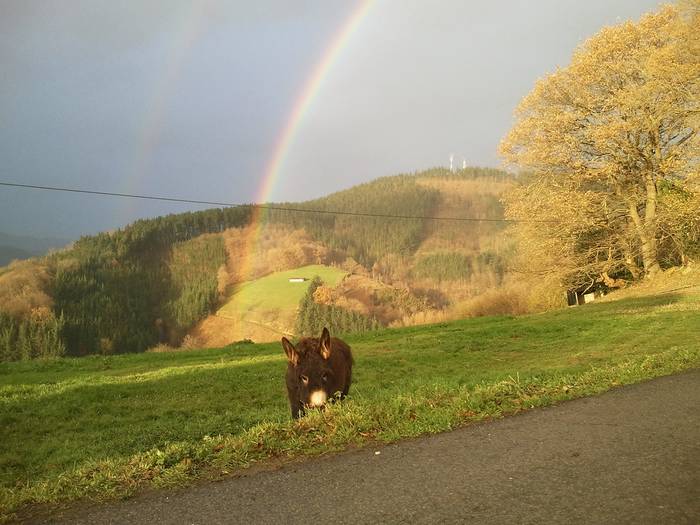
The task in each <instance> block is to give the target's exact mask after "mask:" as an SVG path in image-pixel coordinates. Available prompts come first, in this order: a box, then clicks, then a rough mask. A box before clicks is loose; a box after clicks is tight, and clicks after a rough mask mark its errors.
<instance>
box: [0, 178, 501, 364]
mask: <svg viewBox="0 0 700 525" xmlns="http://www.w3.org/2000/svg"><path fill="white" fill-rule="evenodd" d="M510 181H511V179H510V176H509V175H507V174H505V173H503V172H501V171H498V170H492V169H467V170H459V171H457V172H450V171H447V170H444V169H436V170H430V171H426V172H421V173H416V174H412V175H399V176H394V177H384V178H381V179H378V180H375V181H373V182H370V183H367V184H363V185H360V186H356V187H354V188H351V189H348V190H345V191H341V192H338V193H334V194H332V195H329V196H328V197H325V198H322V199H317V200H313V201H308V202H303V203H284V204H281V205H280V206H279V207H285V208H297V209H305V210H316V211H342V212H351V213H360V214H362V213H371V214H382V215H392V216H395V215H400V216H412V217H416V216H418V217H423V216H425V217H428V216H440V215H444V214H445V213H449V214H450V215H455V214H457V215H461V216H474V215H484V216H486V215H488V216H490V217H491V218H498V217H501V216H502V209H501V207H500V204H499V202H498V198H497V191H493V189H492V188H494V187H499V188H500V187H502V186H503V185H504V184H506V185H507V184H509V183H510ZM465 184H466V185H467V186H469V185H471V186H469V187H470V188H471V189H469V190H467V191H466V193H464V194H463V195H460V192H459V191H458V188H465V187H466V186H465ZM453 190H454V191H453ZM250 212H251V209H250V208H247V207H238V208H226V209H211V210H205V211H201V212H192V213H184V214H176V215H169V216H165V217H157V218H154V219H147V220H140V221H136V222H135V223H133V224H131V225H129V226H126V227H125V228H123V229H120V230H117V231H115V232H111V233H102V234H99V235H94V236H86V237H82V238H81V239H79V240H78V241H76V242H75V243H74V245H73V246H72V247H71V248H69V249H65V250H63V251H60V252H57V253H53V254H50V255H48V256H46V257H43V258H37V259H31V260H28V261H18V262H14V263H12V264H11V265H10V266H7V267H4V268H0V360H15V359H28V358H33V357H37V356H42V355H86V354H92V353H105V354H107V353H122V352H139V351H144V350H145V349H147V348H149V347H151V346H153V345H155V344H157V343H159V342H168V343H171V344H177V343H179V342H180V340H181V339H182V337H183V336H184V334H185V333H186V331H187V330H188V329H189V328H190V327H192V326H193V325H194V324H195V323H196V322H197V321H198V320H200V319H202V318H203V317H205V316H206V315H207V314H209V313H210V312H212V311H213V309H214V308H215V307H216V306H217V304H218V301H219V300H220V299H221V296H222V294H223V293H224V292H225V286H224V285H225V284H226V280H225V279H222V277H221V275H222V272H223V273H226V272H225V270H226V268H228V275H229V279H230V276H231V275H233V274H234V273H235V268H234V271H233V272H232V271H231V266H234V267H235V265H236V264H238V260H239V259H238V257H239V256H240V254H239V253H236V249H235V244H234V245H229V244H228V243H227V242H225V236H224V235H222V232H224V231H227V230H228V231H231V230H229V229H231V228H233V229H240V228H244V227H246V226H247V225H248V224H249V222H250V220H251V213H250ZM263 220H264V221H265V222H266V224H267V226H268V227H270V228H284V229H286V230H288V231H303V232H305V235H307V236H309V237H310V238H311V239H313V242H315V243H316V246H317V247H319V246H320V247H322V249H323V250H326V251H324V253H326V254H327V255H326V256H325V257H326V260H324V262H327V263H331V264H333V263H334V261H335V262H338V263H339V262H341V261H346V260H348V259H351V260H353V261H355V262H356V263H359V265H361V266H362V267H364V268H365V270H366V271H370V270H371V271H375V272H378V273H381V272H383V275H384V276H385V277H386V278H388V277H390V276H391V275H394V277H395V276H396V275H397V273H396V272H404V273H405V272H406V271H407V270H408V267H407V265H409V266H410V265H413V264H414V263H415V262H417V263H420V261H423V266H422V267H423V270H422V271H423V274H420V272H417V273H416V274H415V276H416V277H421V276H422V277H423V278H425V277H429V278H435V279H438V280H439V278H438V277H436V276H435V275H432V273H434V272H433V270H435V269H436V268H437V269H440V268H442V270H440V271H447V273H449V267H450V266H454V263H455V260H454V257H453V256H451V255H449V254H450V253H452V252H459V253H461V255H460V257H461V259H460V258H459V257H458V260H457V263H458V264H459V265H460V266H463V265H464V264H467V266H468V267H469V268H471V266H470V265H471V263H472V262H474V261H476V254H473V255H469V254H470V252H475V250H476V251H479V246H478V245H479V242H480V241H479V239H482V241H483V239H484V238H485V237H484V236H485V235H486V236H488V234H489V231H488V229H489V227H483V228H482V227H478V228H477V227H471V228H465V225H464V224H463V223H462V224H455V223H451V222H450V221H444V224H442V223H441V224H442V225H441V227H440V228H438V229H436V224H435V222H436V221H432V220H421V219H394V218H388V217H364V216H355V215H336V214H330V213H306V212H304V213H300V212H293V211H279V210H270V211H268V212H266V213H265V214H263ZM475 243H476V244H475ZM232 246H234V248H232ZM426 257H428V259H427V260H428V262H429V264H427V265H426V259H425V258H426ZM430 257H432V258H433V259H430ZM470 257H471V258H472V259H473V261H472V260H471V259H469V258H470ZM407 258H410V259H407ZM482 262H483V261H482ZM290 267H293V266H290ZM459 271H463V270H459ZM470 271H471V270H470ZM409 273H410V272H409ZM222 282H223V283H224V285H222ZM228 284H230V282H228Z"/></svg>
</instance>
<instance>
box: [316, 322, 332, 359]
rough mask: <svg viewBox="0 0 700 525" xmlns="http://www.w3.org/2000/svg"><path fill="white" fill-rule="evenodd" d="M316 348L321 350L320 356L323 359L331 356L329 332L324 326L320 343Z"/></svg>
mask: <svg viewBox="0 0 700 525" xmlns="http://www.w3.org/2000/svg"><path fill="white" fill-rule="evenodd" d="M318 349H319V350H320V351H321V357H323V358H324V359H328V358H329V357H330V356H331V333H330V332H329V331H328V328H326V327H325V326H324V327H323V332H322V333H321V343H320V345H319V347H318Z"/></svg>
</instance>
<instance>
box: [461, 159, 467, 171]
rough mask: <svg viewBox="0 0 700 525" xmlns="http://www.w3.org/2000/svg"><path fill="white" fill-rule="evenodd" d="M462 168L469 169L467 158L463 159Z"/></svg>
mask: <svg viewBox="0 0 700 525" xmlns="http://www.w3.org/2000/svg"><path fill="white" fill-rule="evenodd" d="M462 169H463V170H466V169H467V159H462Z"/></svg>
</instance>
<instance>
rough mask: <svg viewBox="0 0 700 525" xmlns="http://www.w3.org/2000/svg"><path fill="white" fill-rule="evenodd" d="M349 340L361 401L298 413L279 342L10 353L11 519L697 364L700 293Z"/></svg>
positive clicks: (0, 427)
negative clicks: (34, 355) (18, 512)
mask: <svg viewBox="0 0 700 525" xmlns="http://www.w3.org/2000/svg"><path fill="white" fill-rule="evenodd" d="M291 273H293V274H294V275H297V274H299V272H298V271H296V272H291ZM316 273H318V272H317V271H316V270H314V274H316ZM280 278H281V277H280ZM285 279H286V277H285ZM302 286H303V285H302ZM348 342H349V343H350V344H351V345H352V348H353V352H354V354H355V360H356V365H355V369H354V373H353V379H354V383H353V386H352V388H351V391H350V394H351V396H350V398H349V399H348V400H347V401H346V402H344V403H341V404H339V405H336V406H333V407H331V408H330V409H329V410H326V411H325V412H323V413H318V412H314V413H312V414H311V415H310V416H308V417H306V418H303V419H302V420H299V421H297V422H292V421H291V420H290V418H289V415H288V408H287V402H286V397H285V389H284V379H283V375H284V370H285V367H286V362H285V360H284V356H283V352H282V349H281V347H280V346H279V344H262V345H253V344H238V345H233V346H230V347H226V348H222V349H214V350H193V351H180V352H173V353H162V354H139V355H124V356H112V357H95V356H93V357H85V358H80V359H60V360H54V361H38V362H19V363H5V364H0V443H2V446H1V447H0V509H3V508H4V509H5V516H8V515H9V512H10V511H12V510H13V509H16V508H18V507H20V506H21V505H24V504H33V503H34V504H35V503H53V502H62V501H68V500H71V499H76V498H83V497H88V498H94V499H104V498H110V497H122V496H124V495H128V494H131V493H133V492H134V491H135V490H137V489H139V488H142V487H145V486H172V485H181V484H183V483H187V482H189V481H191V480H192V479H196V478H201V477H217V476H221V475H225V474H227V473H229V472H231V471H232V470H234V469H238V468H242V467H245V466H247V465H249V464H250V463H251V462H255V461H260V460H265V459H266V458H270V457H277V458H288V457H297V456H304V455H313V454H320V453H324V452H328V451H334V450H340V449H343V448H345V447H347V446H350V445H362V444H363V443H368V442H371V441H373V440H380V441H392V440H396V439H400V438H403V437H408V436H416V435H420V434H425V433H433V432H440V431H444V430H448V429H450V428H454V427H456V426H459V425H462V424H465V423H467V422H469V421H474V420H480V419H483V418H488V417H499V416H501V415H503V414H506V413H512V412H517V411H519V410H522V409H526V408H529V407H534V406H541V405H546V404H551V403H553V402H556V401H558V400H562V399H569V398H574V397H579V396H582V395H589V394H592V393H596V392H601V391H604V390H606V389H609V388H611V387H613V386H615V385H618V384H623V383H631V382H636V381H640V380H642V379H645V378H649V377H654V376H657V375H663V374H668V373H673V372H675V371H678V370H682V369H684V368H689V367H697V366H700V295H698V294H686V295H677V294H666V295H659V296H654V297H645V298H631V299H625V300H622V301H617V302H609V303H600V304H590V305H586V306H583V307H577V308H573V309H569V310H562V311H557V312H551V313H547V314H541V315H533V316H525V317H520V318H510V317H494V318H481V319H469V320H463V321H457V322H452V323H445V324H437V325H429V326H419V327H411V328H405V329H397V330H383V331H379V332H375V333H368V334H364V335H361V336H357V337H354V338H349V339H348ZM0 515H2V512H0Z"/></svg>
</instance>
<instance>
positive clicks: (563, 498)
mask: <svg viewBox="0 0 700 525" xmlns="http://www.w3.org/2000/svg"><path fill="white" fill-rule="evenodd" d="M54 522H55V523H85V524H90V525H98V524H102V523H115V524H116V523H119V524H122V523H178V524H179V523H183V524H190V523H196V524H215V523H245V524H255V523H280V524H287V523H305V524H310V523H317V522H325V523H411V524H419V523H431V524H432V523H489V524H491V523H508V524H518V523H538V524H539V523H576V524H578V523H595V524H613V523H634V524H645V523H650V524H652V523H653V524H665V523H674V524H677V523H692V524H698V523H700V370H695V371H691V372H687V373H684V374H680V375H676V376H670V377H664V378H660V379H656V380H653V381H649V382H647V383H642V384H638V385H632V386H628V387H624V388H619V389H616V390H614V391H611V392H609V393H606V394H603V395H601V396H597V397H592V398H586V399H580V400H576V401H570V402H567V403H564V404H562V405H559V406H556V407H551V408H546V409H539V410H533V411H530V412H526V413H523V414H521V415H517V416H513V417H508V418H505V419H502V420H499V421H494V422H488V423H483V424H479V425H472V426H469V427H466V428H464V429H461V430H457V431H454V432H449V433H445V434H441V435H438V436H433V437H429V438H422V439H415V440H409V441H405V442H401V443H398V444H395V445H390V446H385V447H382V448H376V447H375V448H370V449H362V450H359V451H353V452H349V453H345V454H340V455H336V456H329V457H325V458H320V459H315V460H310V461H306V462H301V463H295V464H292V465H287V466H286V467H283V468H280V469H277V470H271V471H270V470H268V471H264V470H263V471H258V472H254V473H250V474H249V475H245V476H243V477H238V478H231V479H227V480H225V481H221V482H217V483H207V484H202V485H199V486H196V487H192V488H189V489H183V490H180V491H175V492H173V491H170V492H155V493H151V494H147V495H143V496H140V497H136V498H134V499H131V500H127V501H123V502H118V503H113V504H108V505H101V506H92V507H82V508H80V509H77V510H76V509H73V510H70V511H66V512H64V514H63V515H62V516H60V517H59V518H58V519H57V520H56V521H54Z"/></svg>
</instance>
